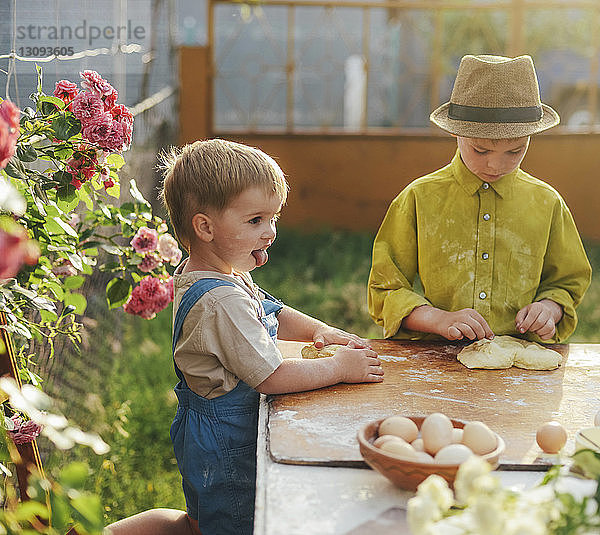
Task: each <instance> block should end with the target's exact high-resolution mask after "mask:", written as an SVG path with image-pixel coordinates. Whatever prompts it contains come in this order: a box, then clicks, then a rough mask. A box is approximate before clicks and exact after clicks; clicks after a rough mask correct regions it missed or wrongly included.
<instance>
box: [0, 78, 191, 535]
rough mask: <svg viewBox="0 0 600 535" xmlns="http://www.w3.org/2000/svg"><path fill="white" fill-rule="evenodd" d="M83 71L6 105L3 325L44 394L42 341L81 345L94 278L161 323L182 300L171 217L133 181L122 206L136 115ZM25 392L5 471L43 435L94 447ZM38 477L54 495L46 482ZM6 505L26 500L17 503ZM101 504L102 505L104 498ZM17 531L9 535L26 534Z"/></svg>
mask: <svg viewBox="0 0 600 535" xmlns="http://www.w3.org/2000/svg"><path fill="white" fill-rule="evenodd" d="M80 76H81V81H80V85H79V87H78V86H77V84H76V83H74V82H72V81H69V80H60V81H58V82H57V83H56V87H55V90H54V94H53V95H46V94H44V93H43V91H42V72H41V70H40V69H39V68H38V86H37V91H36V92H35V93H34V94H33V95H32V101H33V106H32V107H27V108H24V109H23V110H19V109H18V108H17V107H16V106H15V105H14V104H13V103H11V102H9V101H7V100H4V101H2V100H1V99H0V313H1V315H0V319H2V317H3V318H4V321H3V322H2V323H1V324H0V328H2V329H4V330H5V331H6V332H7V333H9V334H10V335H11V336H12V338H13V339H14V341H15V342H16V344H15V345H16V347H17V348H18V349H17V351H18V355H17V357H18V358H17V360H18V362H19V363H20V369H19V371H18V373H19V376H20V379H21V380H22V381H24V382H26V383H33V384H34V385H37V386H38V387H39V386H40V383H41V379H40V378H39V377H38V376H37V375H36V374H35V372H34V371H33V370H31V369H30V368H29V365H30V364H29V363H30V362H32V361H33V360H34V359H33V358H32V357H33V356H34V355H35V352H36V344H39V345H40V346H41V345H44V346H47V347H49V349H50V356H52V354H53V351H54V341H55V339H56V337H57V336H64V337H67V338H68V339H70V340H71V342H73V343H74V344H75V345H77V344H78V343H80V342H81V338H80V329H81V324H80V323H79V321H78V320H79V317H80V316H81V315H82V314H84V313H85V310H86V306H87V301H86V298H85V296H84V295H83V293H81V288H82V286H83V284H84V282H85V280H86V278H87V277H89V276H91V275H92V274H94V273H97V272H102V273H105V274H107V275H108V277H107V278H106V280H107V281H108V282H107V284H106V299H107V304H108V306H109V308H118V307H122V308H123V309H124V310H125V311H126V312H128V313H130V314H135V315H139V316H141V317H143V318H152V317H154V315H155V314H156V312H158V311H159V310H162V309H163V308H165V307H166V306H167V305H168V304H169V303H170V302H171V301H172V300H173V282H172V278H171V275H170V274H169V271H168V270H167V266H173V265H176V264H177V263H178V262H179V261H180V260H181V251H180V250H179V248H178V247H177V242H176V241H175V239H174V238H173V237H172V236H171V235H170V234H169V232H168V227H167V225H166V224H165V223H164V221H163V220H162V219H161V218H159V217H156V216H155V215H153V214H152V209H151V205H150V203H149V202H148V201H147V200H146V199H144V197H143V196H142V194H141V193H140V191H139V189H138V188H137V185H136V183H135V180H130V181H129V184H128V188H127V189H128V193H129V196H130V199H129V200H123V201H120V197H121V183H120V180H119V170H120V169H121V167H122V166H123V165H124V163H125V161H124V159H123V156H122V153H123V151H125V150H127V149H128V148H129V147H130V145H131V141H132V134H133V116H132V114H131V113H130V111H129V110H128V109H127V108H126V107H125V106H123V105H121V104H118V103H117V100H118V94H117V91H116V90H115V88H114V87H113V86H112V85H111V84H110V83H109V82H108V81H106V80H105V79H103V78H102V77H101V76H100V75H99V74H98V73H97V72H95V71H84V72H82V73H80ZM0 345H2V344H0ZM0 349H2V348H1V347H0ZM3 349H4V351H3V352H6V349H7V348H6V347H4V348H3ZM25 386H28V385H25ZM32 388H34V387H32ZM7 389H9V388H8V387H6V389H5V390H7ZM29 394H30V395H31V391H29ZM19 395H20V394H17V393H15V392H13V396H12V397H11V398H10V399H9V400H6V401H4V402H3V403H2V405H1V407H2V411H3V416H4V422H5V425H4V428H5V433H4V438H5V440H4V444H5V446H6V447H5V448H1V447H0V450H1V451H2V452H3V455H0V469H2V470H4V471H8V470H9V469H8V468H7V465H6V464H5V463H7V462H10V461H11V460H14V446H11V443H13V444H23V443H27V442H28V441H31V440H33V439H34V438H35V437H36V436H37V435H38V434H39V433H40V432H41V433H44V434H46V436H48V437H49V438H50V439H51V440H53V441H54V442H55V444H56V445H57V446H59V447H63V446H64V447H71V446H72V445H73V443H74V442H80V443H87V444H88V445H92V443H93V442H94V441H93V440H92V441H91V442H90V440H88V439H86V435H85V434H82V432H81V431H77V430H74V429H73V428H70V427H68V426H67V425H66V423H65V424H64V425H63V428H61V429H60V430H59V431H56V426H55V425H54V424H55V423H56V418H54V419H52V418H51V419H50V420H48V418H47V417H45V416H44V412H43V411H42V412H40V411H39V410H34V409H32V408H31V407H30V406H28V405H27V404H26V403H22V404H21V405H19V403H18V402H14V400H18V399H21V398H22V396H21V398H19ZM59 420H60V418H59ZM49 422H50V424H49ZM61 422H62V420H61ZM65 422H66V420H65ZM61 437H62V442H61ZM73 437H75V440H73ZM67 439H68V440H67ZM65 440H67V442H65ZM69 440H70V442H69ZM86 440H88V441H87V442H86ZM94 440H95V439H94ZM82 441H83V442H82ZM61 444H62V445H61ZM78 473H79V475H81V471H80V470H79V472H78ZM76 479H77V481H80V478H76ZM36 481H37V482H38V483H36V484H38V486H39V485H41V487H40V488H42V487H43V485H44V483H43V480H42V479H41V478H38V479H37V480H36ZM45 484H46V486H47V488H51V489H55V490H56V492H55V493H54V498H55V499H57V500H59V498H58V497H57V496H58V495H60V494H61V492H62V490H61V489H62V487H61V486H60V484H58V486H55V484H54V483H48V482H47V483H45ZM34 487H35V485H32V488H34ZM0 494H1V492H0ZM43 495H44V492H40V494H39V496H38V498H40V504H39V505H40V507H42V506H43V505H47V500H44V499H42V498H43ZM1 498H5V500H4V501H5V503H7V502H10V503H11V504H13V505H14V503H13V502H11V501H10V500H11V499H12V498H11V497H10V496H0V499H1ZM9 498H10V499H9ZM60 499H62V500H63V501H65V500H66V501H65V502H64V504H63V506H61V507H62V509H61V515H62V516H61V520H60V524H61V526H62V523H64V522H67V520H68V518H71V519H72V520H76V518H75V517H77V514H74V513H73V508H71V504H72V496H67V495H63V497H62V498H60ZM86 499H88V498H86ZM89 500H91V501H93V502H94V504H96V501H94V500H97V499H96V498H95V497H92V498H89V499H88V501H89ZM59 501H60V500H59ZM90 503H91V502H90ZM96 505H98V507H96ZM96 505H94V507H93V508H91V509H89V510H88V513H90V514H89V515H87V517H86V515H85V514H84V515H81V514H80V515H79V516H80V517H81V516H83V517H85V518H87V519H88V521H86V522H87V524H86V523H85V522H84V525H83V527H81V525H80V524H81V522H80V524H78V525H79V527H80V529H82V530H83V531H80V532H81V533H84V532H90V533H92V532H97V528H98V526H99V525H100V524H99V523H98V518H97V513H98V511H100V515H101V514H102V513H101V508H100V507H99V504H96ZM19 507H20V506H19ZM17 509H18V507H17V506H16V505H14V507H13V509H12V510H11V511H12V513H11V512H10V511H9V513H10V514H13V516H14V511H16V510H17ZM42 509H43V507H42ZM42 509H39V508H36V509H35V511H34V513H32V515H33V516H35V517H36V518H38V517H39V518H42V519H48V518H52V515H53V512H52V510H50V511H48V510H42ZM51 509H52V508H51ZM75 509H77V507H75ZM92 509H93V511H92V512H90V511H91V510H92ZM32 510H33V509H32ZM65 511H66V512H65ZM63 513H64V514H63ZM10 514H9V517H10ZM32 515H27V520H26V521H24V522H26V523H27V522H29V524H31V525H32V526H33V528H34V529H35V530H37V531H39V532H43V533H56V531H54V530H53V528H52V527H49V526H48V525H43V523H42V524H40V525H33V524H34V523H32V520H31V519H32V518H33V516H32ZM65 515H66V516H65ZM88 517H89V518H88ZM7 518H8V517H7V516H6V514H5V515H3V514H2V512H0V532H2V529H1V528H2V527H5V528H6V527H7V526H8V524H9V523H10V522H9V520H10V521H11V522H13V523H14V526H19V527H20V526H21V523H19V522H20V521H17V520H14V518H13V517H10V519H9V520H7ZM90 519H91V520H90ZM80 520H81V518H80ZM15 522H16V523H15ZM29 524H27V525H28V526H29ZM65 525H66V524H65ZM14 526H13V527H11V528H10V529H7V530H6V529H5V531H4V532H10V533H12V532H16V531H15V529H16V528H15V527H14ZM40 526H41V527H40ZM90 526H91V527H90ZM30 527H31V526H30ZM92 528H93V529H92ZM86 530H87V531H86ZM17 531H18V530H17Z"/></svg>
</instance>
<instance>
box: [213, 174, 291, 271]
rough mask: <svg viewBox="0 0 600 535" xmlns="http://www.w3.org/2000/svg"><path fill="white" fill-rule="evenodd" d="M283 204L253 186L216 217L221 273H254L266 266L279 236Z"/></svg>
mask: <svg viewBox="0 0 600 535" xmlns="http://www.w3.org/2000/svg"><path fill="white" fill-rule="evenodd" d="M280 211H281V201H280V200H279V197H277V195H275V194H274V193H269V192H267V191H265V190H264V189H263V188H260V187H257V186H253V187H250V188H248V189H246V190H244V191H243V192H242V193H240V195H238V196H237V197H236V198H234V199H233V200H232V201H231V202H230V203H229V204H228V205H227V206H226V207H225V208H224V209H223V210H222V211H221V212H218V213H216V214H213V215H212V217H211V219H212V223H213V241H212V245H213V253H214V254H215V259H214V260H215V261H216V263H217V266H215V267H217V268H218V270H219V271H221V272H223V273H231V272H232V271H252V270H253V269H254V268H255V267H259V266H262V265H263V264H266V262H267V260H268V259H269V255H268V254H267V248H268V247H269V246H270V245H271V244H272V243H273V241H274V240H275V236H276V234H277V233H276V230H275V223H276V221H277V218H278V216H279V212H280Z"/></svg>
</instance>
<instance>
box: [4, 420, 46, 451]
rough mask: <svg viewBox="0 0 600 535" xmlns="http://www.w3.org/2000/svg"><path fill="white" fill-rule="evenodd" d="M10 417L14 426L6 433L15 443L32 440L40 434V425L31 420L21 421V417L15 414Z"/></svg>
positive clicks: (25, 442)
mask: <svg viewBox="0 0 600 535" xmlns="http://www.w3.org/2000/svg"><path fill="white" fill-rule="evenodd" d="M10 419H11V420H12V422H13V424H14V426H15V427H14V429H9V430H8V434H9V436H10V437H11V438H12V441H13V442H14V443H15V444H27V443H28V442H33V441H34V440H35V439H36V438H37V437H38V436H39V435H40V432H41V430H42V427H41V426H40V425H39V424H36V423H35V422H34V421H33V420H29V421H27V422H23V419H22V418H21V417H20V416H18V415H16V414H13V415H12V416H11V418H10Z"/></svg>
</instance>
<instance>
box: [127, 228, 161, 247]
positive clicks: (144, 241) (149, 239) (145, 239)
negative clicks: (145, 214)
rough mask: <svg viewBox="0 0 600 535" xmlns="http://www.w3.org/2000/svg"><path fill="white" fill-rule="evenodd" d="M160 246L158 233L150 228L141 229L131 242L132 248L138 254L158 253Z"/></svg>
mask: <svg viewBox="0 0 600 535" xmlns="http://www.w3.org/2000/svg"><path fill="white" fill-rule="evenodd" d="M157 245H158V232H156V230H153V229H150V228H148V227H140V228H139V229H138V231H137V232H136V234H135V236H134V237H133V239H132V240H131V246H132V247H133V248H134V249H135V252H136V253H149V252H150V251H156V246H157Z"/></svg>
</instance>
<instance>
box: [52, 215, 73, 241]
mask: <svg viewBox="0 0 600 535" xmlns="http://www.w3.org/2000/svg"><path fill="white" fill-rule="evenodd" d="M52 219H53V220H54V222H55V223H56V224H57V225H58V226H59V227H60V228H61V229H63V230H64V233H65V234H68V235H69V236H73V238H79V234H77V231H76V230H75V229H74V228H73V227H72V226H71V225H69V223H67V222H66V221H63V220H62V219H61V218H60V217H58V216H55V217H53V218H52Z"/></svg>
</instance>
